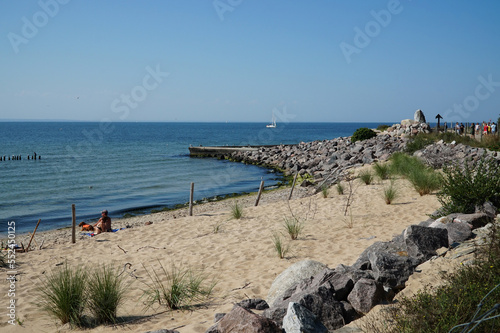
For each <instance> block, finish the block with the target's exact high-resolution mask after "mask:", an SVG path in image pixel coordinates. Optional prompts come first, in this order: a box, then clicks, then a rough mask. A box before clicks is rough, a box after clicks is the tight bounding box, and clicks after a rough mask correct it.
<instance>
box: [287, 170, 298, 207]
mask: <svg viewBox="0 0 500 333" xmlns="http://www.w3.org/2000/svg"><path fill="white" fill-rule="evenodd" d="M298 175H299V172H298V171H297V172H296V173H295V177H293V183H292V189H291V190H290V196H289V197H288V200H290V199H291V198H292V194H293V188H294V187H295V182H296V181H297V176H298Z"/></svg>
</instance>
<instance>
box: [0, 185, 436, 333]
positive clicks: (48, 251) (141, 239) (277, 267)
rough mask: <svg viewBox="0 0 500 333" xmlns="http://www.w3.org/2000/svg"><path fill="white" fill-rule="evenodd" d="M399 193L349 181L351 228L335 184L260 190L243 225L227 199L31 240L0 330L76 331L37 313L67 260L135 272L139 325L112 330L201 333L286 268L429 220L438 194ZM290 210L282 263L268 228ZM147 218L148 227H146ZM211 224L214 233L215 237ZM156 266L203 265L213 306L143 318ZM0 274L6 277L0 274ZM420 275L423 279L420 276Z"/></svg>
mask: <svg viewBox="0 0 500 333" xmlns="http://www.w3.org/2000/svg"><path fill="white" fill-rule="evenodd" d="M396 186H397V188H398V189H399V197H398V198H397V199H396V200H395V202H394V203H393V204H391V205H386V204H385V202H384V199H383V196H382V190H383V188H384V184H381V183H376V184H373V185H368V186H366V185H364V184H361V183H359V182H358V181H357V182H355V187H356V190H355V194H354V198H355V200H354V203H353V205H352V210H351V211H352V227H351V228H349V227H348V224H349V223H351V218H350V217H349V216H347V217H345V216H344V215H343V211H344V207H345V200H346V198H347V196H346V195H339V194H337V192H336V189H335V188H334V187H332V188H331V189H330V191H329V196H328V198H323V197H322V194H321V193H320V194H317V195H314V196H310V197H302V198H293V199H292V200H291V201H289V204H287V201H286V200H284V201H283V200H279V199H277V197H280V198H286V197H287V196H288V193H289V189H284V190H279V191H281V194H280V192H274V194H267V193H264V195H263V198H262V200H261V203H260V204H259V206H258V207H254V202H255V196H253V197H252V196H248V197H245V198H240V199H238V201H239V202H240V204H241V205H243V206H244V216H243V218H242V219H240V220H235V219H230V209H229V208H228V205H229V204H230V202H229V201H225V202H219V203H217V204H214V205H213V206H205V208H202V206H195V207H194V214H195V216H192V217H189V216H185V213H182V212H174V213H172V212H169V213H157V214H151V215H145V216H139V217H134V218H131V219H127V220H122V221H118V220H115V219H113V227H116V226H123V225H125V224H132V225H134V224H135V225H136V226H135V227H133V228H130V229H126V230H120V231H119V232H116V233H104V234H101V235H98V236H96V237H93V238H90V237H87V236H82V237H81V238H80V237H77V242H76V244H71V243H70V240H71V237H70V234H69V231H68V230H65V231H57V232H52V233H46V234H44V235H37V236H36V237H35V238H36V239H37V243H38V244H40V243H41V239H42V237H43V238H45V243H44V247H43V249H42V250H38V249H37V250H34V251H31V252H29V253H21V254H18V255H17V262H18V263H19V267H18V271H19V272H20V274H19V275H18V281H17V284H16V296H17V307H16V311H17V312H16V314H17V317H18V318H20V320H21V321H22V322H23V326H22V327H20V326H18V325H16V326H11V325H9V324H7V320H8V318H7V316H5V315H3V316H2V321H1V323H0V330H2V331H5V332H55V331H59V332H70V331H71V332H79V330H70V329H69V328H68V327H67V326H63V327H61V326H60V324H58V322H57V321H56V320H55V319H53V318H51V317H49V316H48V315H47V314H46V313H44V312H42V311H41V310H40V309H39V308H38V307H37V306H36V303H37V295H36V293H35V288H36V286H37V285H39V284H40V278H42V279H43V278H44V274H46V273H48V272H49V271H51V270H55V269H58V268H59V267H60V266H58V265H60V264H61V263H64V262H65V261H67V262H68V264H69V265H71V266H82V265H84V266H88V267H95V266H97V265H99V264H101V263H113V264H115V265H116V266H117V267H122V266H123V265H124V264H125V263H131V264H132V268H131V269H130V270H127V272H131V271H134V274H135V275H136V276H137V277H139V278H138V279H137V280H136V279H132V278H131V277H129V276H127V279H126V281H127V282H130V287H129V288H128V291H127V297H126V301H125V303H124V304H123V306H122V307H121V308H120V309H119V316H120V317H124V318H127V319H137V320H135V321H132V322H131V323H129V324H125V325H120V327H119V331H129V332H146V331H148V330H157V329H162V328H165V329H177V330H178V331H179V332H181V333H188V332H205V331H206V329H207V328H208V327H210V326H211V325H212V324H213V320H214V315H215V314H216V313H219V312H228V311H229V310H230V309H231V308H232V306H233V304H234V303H236V302H239V301H241V300H243V299H245V298H263V299H265V298H266V296H267V292H268V289H269V287H270V286H271V283H272V282H273V280H274V279H275V277H276V276H277V275H278V274H280V273H281V272H282V271H283V270H285V269H286V268H287V267H289V266H290V265H291V264H293V263H295V262H297V261H301V260H304V259H313V260H316V261H319V262H322V263H324V264H326V265H328V266H329V267H330V268H335V267H336V266H337V265H339V264H346V265H352V264H353V263H354V262H355V261H356V259H357V258H358V256H359V255H360V254H361V252H362V251H363V250H364V249H366V248H367V247H368V246H369V245H371V244H373V243H374V242H376V241H388V240H390V239H392V238H393V237H394V235H396V234H399V233H401V232H402V231H403V230H404V228H406V227H407V226H409V225H411V224H416V223H419V222H421V221H424V220H426V219H427V218H428V216H427V215H426V214H430V213H432V212H433V211H434V210H436V209H437V208H438V207H439V206H440V205H439V203H438V200H437V198H436V196H435V195H427V196H422V197H421V196H419V194H418V193H417V192H415V191H414V190H413V189H412V188H411V186H410V185H409V183H408V182H407V181H404V180H398V181H396ZM296 191H297V192H296V193H297V196H300V195H301V194H303V191H301V189H298V188H296ZM232 200H234V199H232ZM292 211H293V214H294V215H295V216H298V217H300V218H303V219H304V220H305V228H304V230H303V233H302V234H301V235H300V237H299V239H298V240H295V241H291V243H290V245H291V252H290V253H289V254H288V255H287V257H286V258H285V259H279V258H278V256H277V254H276V251H275V250H274V249H273V241H272V237H271V236H272V233H273V231H284V227H283V220H284V218H285V217H291V212H292ZM174 215H175V216H176V218H174V217H173V216H174ZM111 217H112V216H111ZM146 221H152V222H153V224H152V225H148V226H143V225H144V222H146ZM138 225H141V226H138ZM217 225H219V226H220V230H219V232H218V233H214V228H215V226H217ZM286 242H289V240H288V239H287V240H286ZM23 243H25V241H23ZM25 245H26V243H25ZM158 260H160V261H161V262H162V263H163V264H164V266H165V267H166V268H169V267H170V265H171V263H172V262H173V263H176V264H181V263H182V264H184V265H188V266H189V267H192V268H193V269H198V268H203V269H204V270H205V273H207V274H209V275H210V276H211V277H214V278H216V279H217V281H218V284H217V286H216V288H215V294H214V296H215V297H214V299H213V300H212V302H211V303H210V304H209V305H206V306H203V307H201V308H199V309H197V310H195V311H184V312H180V311H173V312H170V311H165V309H163V308H160V309H157V310H156V311H152V310H149V311H147V312H144V311H143V304H142V302H143V299H140V297H141V295H142V294H143V292H142V289H143V288H144V284H143V283H142V282H140V281H148V280H147V276H146V272H145V270H144V268H143V265H145V266H146V267H148V268H149V267H151V266H157V265H158ZM2 274H6V271H5V270H2ZM420 275H422V276H425V274H424V273H421V274H420ZM2 280H3V281H4V282H3V283H2V284H1V286H0V293H1V294H2V295H3V296H2V300H3V302H4V305H2V307H4V306H7V305H8V298H7V289H8V284H7V283H6V282H5V279H2ZM4 309H5V307H4ZM2 313H5V310H4V311H2ZM151 315H153V316H151ZM141 318H142V319H141ZM85 331H86V332H116V327H112V326H104V325H102V326H98V327H96V328H94V329H91V330H85Z"/></svg>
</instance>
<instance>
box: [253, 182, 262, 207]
mask: <svg viewBox="0 0 500 333" xmlns="http://www.w3.org/2000/svg"><path fill="white" fill-rule="evenodd" d="M263 189H264V181H263V180H261V181H260V187H259V194H257V200H255V207H257V206H258V205H259V200H260V195H261V194H262V190H263Z"/></svg>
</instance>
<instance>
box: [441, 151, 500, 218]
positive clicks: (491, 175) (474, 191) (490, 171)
mask: <svg viewBox="0 0 500 333" xmlns="http://www.w3.org/2000/svg"><path fill="white" fill-rule="evenodd" d="M443 172H444V174H445V176H444V179H443V188H442V190H441V191H440V193H438V199H439V202H440V203H441V204H442V206H443V207H442V214H443V215H448V214H450V213H474V212H475V207H476V206H480V205H483V204H484V203H485V202H486V201H491V202H492V203H493V205H494V206H495V207H500V164H499V162H498V161H497V160H495V159H491V158H490V159H487V158H486V157H485V156H483V157H481V159H479V160H477V161H470V160H466V161H465V163H464V164H463V165H460V164H454V165H452V166H445V167H444V168H443Z"/></svg>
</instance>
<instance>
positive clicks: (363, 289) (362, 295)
mask: <svg viewBox="0 0 500 333" xmlns="http://www.w3.org/2000/svg"><path fill="white" fill-rule="evenodd" d="M383 299H384V287H383V286H382V284H381V283H378V282H376V281H374V280H370V279H364V278H363V279H360V280H359V281H358V282H356V284H355V285H354V288H353V290H352V291H351V293H350V294H349V296H348V297H347V300H348V301H349V303H351V305H352V306H353V308H354V309H355V310H356V311H357V312H359V313H362V314H366V313H368V311H370V310H371V308H373V307H374V306H375V305H377V304H379V303H380V302H381V301H382V300H383Z"/></svg>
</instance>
